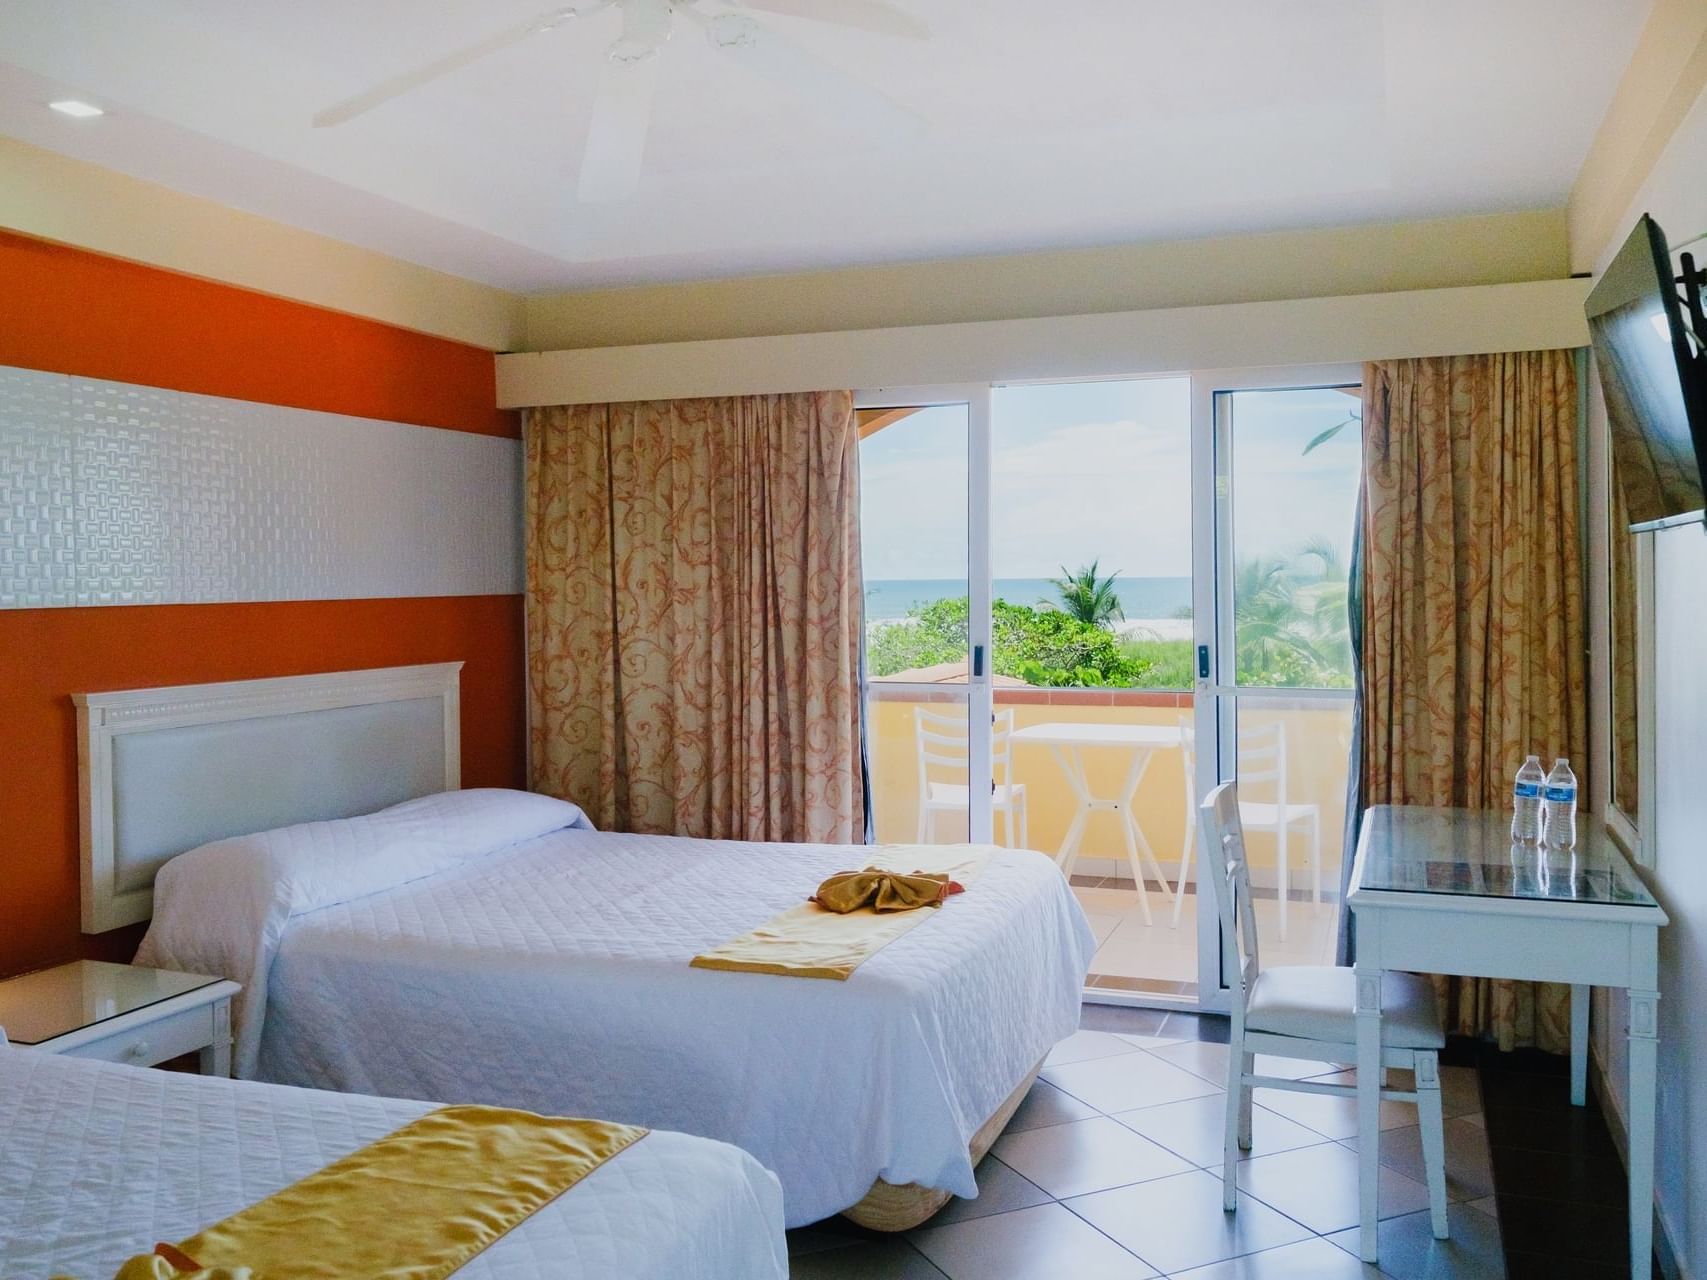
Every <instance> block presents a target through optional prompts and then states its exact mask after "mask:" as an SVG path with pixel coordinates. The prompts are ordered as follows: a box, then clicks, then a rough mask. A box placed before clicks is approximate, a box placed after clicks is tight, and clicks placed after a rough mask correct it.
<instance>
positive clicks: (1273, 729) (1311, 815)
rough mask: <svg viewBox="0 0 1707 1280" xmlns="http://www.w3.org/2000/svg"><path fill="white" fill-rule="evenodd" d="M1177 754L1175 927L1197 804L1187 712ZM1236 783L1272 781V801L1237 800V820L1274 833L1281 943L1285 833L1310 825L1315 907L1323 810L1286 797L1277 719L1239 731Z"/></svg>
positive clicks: (1287, 885)
mask: <svg viewBox="0 0 1707 1280" xmlns="http://www.w3.org/2000/svg"><path fill="white" fill-rule="evenodd" d="M1180 742H1181V752H1182V754H1183V756H1184V757H1185V840H1184V842H1183V843H1182V844H1181V846H1180V859H1179V878H1178V880H1177V882H1176V883H1175V885H1174V925H1175V926H1176V927H1177V926H1178V925H1179V917H1180V908H1181V907H1182V906H1183V905H1184V903H1185V877H1186V872H1187V870H1188V869H1189V868H1190V866H1191V850H1192V843H1193V838H1194V837H1195V836H1196V835H1197V805H1196V803H1195V798H1194V796H1193V794H1192V793H1193V791H1194V790H1195V783H1194V781H1193V777H1194V774H1195V773H1196V752H1195V750H1194V748H1193V743H1192V722H1191V717H1190V716H1181V717H1180ZM1238 781H1239V785H1240V786H1242V787H1244V788H1245V789H1246V794H1247V795H1249V794H1250V787H1251V786H1252V784H1257V783H1260V784H1263V785H1264V786H1265V788H1266V786H1267V784H1270V783H1272V784H1273V787H1274V801H1273V803H1272V804H1271V803H1268V802H1266V801H1262V800H1241V801H1239V820H1240V821H1241V822H1242V823H1243V824H1244V826H1245V827H1246V828H1247V829H1249V830H1251V831H1272V832H1273V833H1274V845H1275V857H1276V861H1277V862H1278V864H1279V872H1278V876H1279V883H1278V884H1277V885H1276V886H1275V891H1276V894H1277V895H1278V897H1279V909H1280V939H1279V940H1280V941H1281V942H1285V941H1286V906H1287V903H1288V902H1289V901H1290V899H1291V897H1292V891H1291V890H1292V862H1291V857H1290V850H1289V848H1288V845H1289V837H1290V835H1291V833H1292V826H1293V824H1294V823H1306V824H1308V825H1307V827H1306V830H1307V832H1308V834H1309V837H1310V894H1311V899H1312V901H1313V902H1314V903H1315V905H1316V906H1317V907H1320V906H1321V905H1322V811H1321V808H1320V807H1319V806H1317V805H1314V804H1308V803H1305V802H1302V801H1294V800H1289V799H1288V798H1287V797H1288V792H1287V775H1286V726H1285V724H1283V723H1282V722H1281V721H1279V720H1276V721H1274V722H1272V723H1270V724H1264V725H1256V726H1253V727H1251V728H1248V729H1246V728H1241V729H1240V730H1239V770H1238Z"/></svg>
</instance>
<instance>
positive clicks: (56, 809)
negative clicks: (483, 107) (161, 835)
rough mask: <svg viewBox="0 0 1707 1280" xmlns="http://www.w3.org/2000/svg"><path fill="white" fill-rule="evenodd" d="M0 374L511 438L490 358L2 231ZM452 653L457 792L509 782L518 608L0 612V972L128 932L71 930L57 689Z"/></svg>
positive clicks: (68, 778) (294, 605)
mask: <svg viewBox="0 0 1707 1280" xmlns="http://www.w3.org/2000/svg"><path fill="white" fill-rule="evenodd" d="M0 365H13V366H19V367H23V368H30V369H42V370H49V371H53V372H59V373H75V374H84V375H88V376H91V377H99V378H110V379H114V380H116V381H123V382H134V383H142V384H145V385H149V386H156V387H167V388H171V389H173V390H178V391H193V392H200V393H203V394H208V395H219V396H229V397H233V398H235V399H241V400H255V401H261V402H265V403H270V404H282V405H290V406H293V407H296V408H304V409H319V410H324V411H328V412H333V413H346V414H352V415H355V416H358V417H368V418H380V419H386V420H389V421H394V422H410V423H417V424H420V425H423V426H435V427H447V428H451V429H453V430H460V431H473V432H479V433H482V434H486V435H506V436H515V435H517V434H518V433H519V425H518V423H517V421H516V418H515V416H514V415H513V414H508V413H501V412H499V411H498V410H496V409H495V408H494V407H493V405H494V403H495V401H496V394H495V389H494V384H493V377H494V373H493V363H492V355H491V353H490V352H487V351H482V350H480V349H478V348H475V347H468V346H463V345H461V344H459V343H454V342H448V341H445V340H444V339H440V338H432V337H427V336H425V335H422V334H417V333H411V332H408V331H406V330H402V329H395V328H392V327H390V326H388V325H383V324H379V323H377V322H375V321H371V320H363V319H358V318H355V317H352V316H345V315H341V314H339V313H336V312H331V311H324V310H321V309H319V308H315V307H309V306H304V305H302V304H299V303H292V302H284V301H281V300H279V299H276V298H270V297H266V296H264V295H261V294H256V293H250V292H248V291H246V290H242V289H234V288H230V287H228V286H225V285H218V284H212V283H209V282H207V281H203V280H196V279H192V278H190V277H187V276H181V275H176V274H174V273H171V272H166V271H160V270H156V269H154V268H151V267H142V266H137V265H135V264H133V263H128V262H122V261H119V260H117V259H114V258H107V257H102V256H100V255H98V254H91V253H85V252H83V251H81V250H74V249H67V248H63V247H61V246H57V245H50V244H46V243H43V242H41V241H36V240H30V239H27V238H25V237H21V236H15V235H9V234H6V233H4V232H0ZM458 659H460V660H461V661H463V662H464V663H465V664H466V665H465V666H464V667H463V672H462V742H463V750H462V760H463V781H464V783H465V784H466V785H469V786H521V785H523V779H524V756H523V718H524V712H523V684H522V602H521V597H520V596H461V597H439V598H432V599H399V600H390V599H387V600H355V601H350V600H327V601H287V602H279V603H269V604H216V605H164V606H113V607H103V608H92V609H0V735H3V736H0V974H7V973H15V972H18V971H20V970H24V969H29V968H35V967H38V966H41V965H46V964H53V963H57V962H59V961H61V960H66V959H70V958H72V957H74V956H76V955H79V954H83V955H91V956H96V955H98V956H104V957H107V958H112V959H128V958H129V956H130V953H131V951H132V950H133V949H134V946H135V943H136V940H137V938H138V936H139V930H136V929H126V930H120V931H118V932H116V933H113V934H108V935H104V936H102V937H99V938H86V937H84V936H83V935H82V934H81V933H80V932H79V921H78V910H79V908H78V816H77V744H76V718H75V715H74V713H73V709H72V705H71V700H70V695H71V694H72V693H74V692H77V691H85V690H100V689H126V688H136V687H142V686H148V685H158V684H185V683H194V682H199V681H209V680H244V679H252V678H255V677H259V676H276V675H297V674H302V673H306V672H314V671H335V670H342V669H349V668H358V667H377V666H393V665H401V664H406V663H416V662H445V661H453V660H458Z"/></svg>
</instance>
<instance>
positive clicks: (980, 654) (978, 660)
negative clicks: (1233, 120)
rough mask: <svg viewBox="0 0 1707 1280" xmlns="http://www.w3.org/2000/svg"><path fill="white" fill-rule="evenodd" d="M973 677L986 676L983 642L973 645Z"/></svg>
mask: <svg viewBox="0 0 1707 1280" xmlns="http://www.w3.org/2000/svg"><path fill="white" fill-rule="evenodd" d="M972 678H973V679H974V680H982V679H983V678H984V646H983V645H981V644H975V645H973V646H972Z"/></svg>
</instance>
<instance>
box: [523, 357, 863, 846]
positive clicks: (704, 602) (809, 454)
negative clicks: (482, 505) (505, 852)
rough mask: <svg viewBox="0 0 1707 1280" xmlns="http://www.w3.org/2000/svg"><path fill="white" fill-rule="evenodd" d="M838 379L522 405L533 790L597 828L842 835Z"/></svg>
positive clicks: (846, 597) (851, 638) (848, 697)
mask: <svg viewBox="0 0 1707 1280" xmlns="http://www.w3.org/2000/svg"><path fill="white" fill-rule="evenodd" d="M857 447H858V431H857V429H856V426H855V422H854V411H853V397H852V395H851V394H849V393H847V392H840V391H833V392H818V393H809V394H797V395H773V396H746V397H739V398H730V399H706V400H675V401H655V402H640V403H630V404H599V405H566V406H558V407H552V408H540V409H533V410H530V411H529V412H528V414H527V424H526V457H527V497H526V543H527V615H528V617H527V632H528V693H529V712H530V723H529V734H530V747H531V751H530V761H531V763H530V774H531V781H532V786H533V787H534V788H535V789H536V790H538V791H542V792H545V793H547V794H550V795H556V796H561V797H563V798H565V799H568V800H572V801H574V802H575V803H577V804H579V805H581V806H583V807H584V808H585V809H586V810H587V813H588V815H589V816H590V817H591V818H592V819H593V821H594V822H595V823H597V824H598V825H599V826H601V827H608V828H614V829H619V830H625V831H638V832H647V833H654V834H675V835H692V836H703V837H710V838H714V839H748V840H804V841H829V842H838V843H840V842H855V843H857V842H859V841H860V839H861V835H862V827H863V816H862V815H863V810H864V794H863V791H864V788H863V783H862V779H861V764H860V686H859V659H860V654H861V651H862V647H863V646H862V644H861V638H862V637H861V632H860V626H861V596H860V590H861V585H860V566H859V523H858V519H859V489H858V486H859V471H858V461H857Z"/></svg>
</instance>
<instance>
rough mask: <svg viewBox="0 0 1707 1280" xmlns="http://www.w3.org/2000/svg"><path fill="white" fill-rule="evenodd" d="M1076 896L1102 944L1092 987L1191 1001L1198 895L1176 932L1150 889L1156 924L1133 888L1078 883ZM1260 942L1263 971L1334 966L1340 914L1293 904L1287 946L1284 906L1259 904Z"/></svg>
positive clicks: (1187, 903) (1124, 883) (1190, 896)
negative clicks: (1148, 919)
mask: <svg viewBox="0 0 1707 1280" xmlns="http://www.w3.org/2000/svg"><path fill="white" fill-rule="evenodd" d="M1073 896H1074V897H1075V898H1077V899H1078V900H1079V905H1080V906H1081V907H1083V908H1084V909H1085V917H1086V919H1088V920H1089V921H1090V924H1091V929H1092V930H1093V931H1094V932H1095V934H1096V937H1097V953H1096V959H1095V960H1093V961H1092V962H1091V975H1092V978H1091V986H1093V987H1114V988H1118V989H1125V990H1154V991H1163V992H1168V991H1173V992H1178V991H1180V990H1181V988H1182V987H1184V988H1186V989H1187V990H1186V993H1187V994H1189V993H1190V992H1193V991H1195V990H1196V983H1197V908H1198V900H1197V895H1196V894H1194V893H1191V892H1187V893H1186V895H1185V899H1184V901H1183V903H1182V906H1181V910H1180V922H1179V925H1178V927H1175V926H1174V925H1173V924H1172V923H1171V922H1172V919H1173V903H1172V900H1171V899H1169V898H1166V897H1164V896H1163V895H1162V893H1161V892H1160V891H1159V890H1157V889H1156V888H1155V886H1153V885H1152V886H1151V889H1150V911H1151V916H1152V923H1150V924H1145V923H1144V916H1143V912H1142V910H1141V909H1140V907H1139V905H1138V895H1137V893H1136V891H1135V890H1134V889H1133V888H1132V881H1131V880H1106V879H1104V880H1095V881H1092V880H1091V878H1089V877H1080V876H1075V877H1074V884H1073ZM1256 907H1257V935H1258V937H1259V938H1260V939H1261V947H1262V955H1263V963H1264V964H1332V963H1333V962H1334V937H1335V931H1336V929H1337V928H1338V915H1337V914H1336V912H1337V906H1336V904H1335V903H1333V902H1329V901H1324V902H1323V903H1322V904H1321V906H1319V907H1318V906H1316V905H1315V904H1314V903H1312V902H1309V901H1300V900H1298V899H1297V898H1295V899H1294V900H1293V901H1292V902H1290V903H1288V904H1287V931H1286V940H1285V941H1284V942H1283V941H1281V938H1280V921H1279V916H1278V908H1279V903H1278V902H1276V901H1275V900H1274V899H1273V898H1259V899H1258V900H1257V904H1256Z"/></svg>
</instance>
